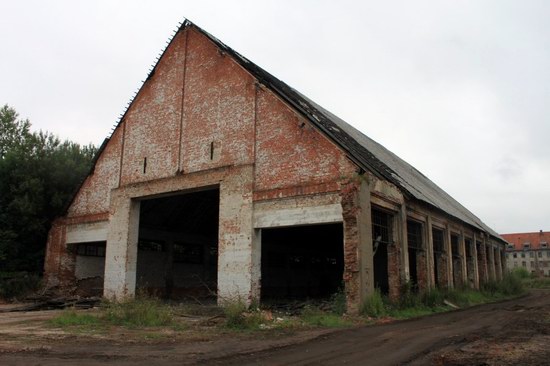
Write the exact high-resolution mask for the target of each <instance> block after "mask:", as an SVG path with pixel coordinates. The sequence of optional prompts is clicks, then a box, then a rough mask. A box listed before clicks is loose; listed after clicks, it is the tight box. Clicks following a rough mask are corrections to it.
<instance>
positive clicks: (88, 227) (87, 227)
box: [66, 221, 109, 244]
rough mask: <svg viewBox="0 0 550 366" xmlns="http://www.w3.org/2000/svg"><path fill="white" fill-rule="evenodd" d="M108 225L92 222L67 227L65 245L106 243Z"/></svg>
mask: <svg viewBox="0 0 550 366" xmlns="http://www.w3.org/2000/svg"><path fill="white" fill-rule="evenodd" d="M108 226H109V223H108V222H107V221H101V222H92V223H85V224H77V225H69V226H67V239H66V240H67V244H72V243H90V242H95V241H106V240H107V230H108Z"/></svg>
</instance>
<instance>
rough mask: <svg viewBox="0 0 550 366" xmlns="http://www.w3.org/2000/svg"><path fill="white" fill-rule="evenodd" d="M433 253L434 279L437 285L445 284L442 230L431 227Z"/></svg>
mask: <svg viewBox="0 0 550 366" xmlns="http://www.w3.org/2000/svg"><path fill="white" fill-rule="evenodd" d="M432 238H433V253H434V279H435V284H436V285H437V286H446V285H447V284H446V283H444V280H445V278H446V276H445V272H444V271H446V266H445V264H446V262H445V239H444V232H443V230H440V229H436V228H432Z"/></svg>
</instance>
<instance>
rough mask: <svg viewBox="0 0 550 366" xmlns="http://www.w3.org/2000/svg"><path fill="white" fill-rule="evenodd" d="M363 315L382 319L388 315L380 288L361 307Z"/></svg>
mask: <svg viewBox="0 0 550 366" xmlns="http://www.w3.org/2000/svg"><path fill="white" fill-rule="evenodd" d="M361 314H362V315H366V316H368V317H371V318H380V317H382V316H385V315H386V314H387V309H386V304H385V301H384V298H383V297H382V293H381V291H380V289H379V288H376V289H375V290H374V292H373V293H372V294H370V295H369V296H367V298H366V299H365V302H364V303H363V306H362V307H361Z"/></svg>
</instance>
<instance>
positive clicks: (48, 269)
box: [44, 219, 76, 289]
mask: <svg viewBox="0 0 550 366" xmlns="http://www.w3.org/2000/svg"><path fill="white" fill-rule="evenodd" d="M66 231H67V226H66V225H65V222H64V220H63V219H57V220H55V221H54V222H53V223H52V227H51V229H50V231H49V233H48V242H47V244H46V257H45V259H44V283H45V286H46V287H54V286H59V287H60V288H62V289H64V288H67V287H71V286H74V285H75V284H76V278H75V274H74V271H75V261H76V254H75V252H74V251H70V250H68V248H67V245H66V242H65V235H66Z"/></svg>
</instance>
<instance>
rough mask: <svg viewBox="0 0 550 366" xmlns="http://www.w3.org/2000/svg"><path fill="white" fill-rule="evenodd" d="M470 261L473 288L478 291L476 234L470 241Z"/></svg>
mask: <svg viewBox="0 0 550 366" xmlns="http://www.w3.org/2000/svg"><path fill="white" fill-rule="evenodd" d="M472 261H473V269H474V274H473V279H474V288H476V289H479V260H478V254H477V239H476V234H475V233H474V237H473V239H472Z"/></svg>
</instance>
